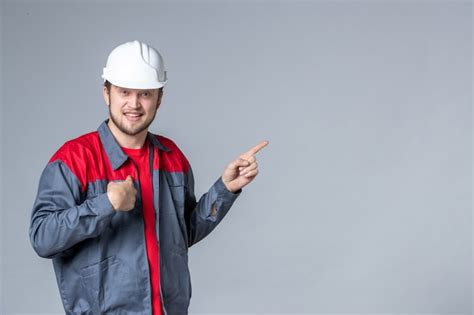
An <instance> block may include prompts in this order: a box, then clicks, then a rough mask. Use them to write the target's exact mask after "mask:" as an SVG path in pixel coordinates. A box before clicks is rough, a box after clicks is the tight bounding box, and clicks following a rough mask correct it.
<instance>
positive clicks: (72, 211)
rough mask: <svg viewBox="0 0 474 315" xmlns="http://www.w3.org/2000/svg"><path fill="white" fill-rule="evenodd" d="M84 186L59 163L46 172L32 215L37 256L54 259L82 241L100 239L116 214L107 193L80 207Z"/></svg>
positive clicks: (32, 230) (34, 245)
mask: <svg viewBox="0 0 474 315" xmlns="http://www.w3.org/2000/svg"><path fill="white" fill-rule="evenodd" d="M81 191H82V190H81V183H80V181H79V180H78V179H77V177H76V176H75V175H74V173H73V172H72V171H71V170H70V169H69V167H68V166H67V165H66V164H65V163H63V161H61V160H60V159H57V160H55V161H53V162H50V163H48V164H47V165H46V167H45V169H44V170H43V172H42V174H41V177H40V181H39V187H38V192H37V196H36V200H35V202H34V205H33V209H32V212H31V222H30V227H29V237H30V242H31V244H32V246H33V248H34V250H35V251H36V253H37V254H38V255H39V256H41V257H44V258H52V257H53V256H55V255H57V254H59V253H61V252H62V251H64V250H66V249H68V248H70V247H71V246H73V245H75V244H77V243H79V242H80V241H82V240H84V239H87V238H91V237H95V236H97V235H99V234H100V233H101V231H102V229H103V228H104V227H105V226H106V225H107V224H108V222H109V221H110V220H111V218H112V216H113V214H114V213H115V210H114V209H113V207H112V204H111V203H110V200H109V198H108V196H107V193H103V194H99V195H97V196H95V197H93V198H91V199H87V200H85V201H84V202H82V203H81V204H79V203H80V202H81V200H82V198H81V195H82V193H81Z"/></svg>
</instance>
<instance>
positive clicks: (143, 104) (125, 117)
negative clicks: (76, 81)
mask: <svg viewBox="0 0 474 315" xmlns="http://www.w3.org/2000/svg"><path fill="white" fill-rule="evenodd" d="M103 93H104V99H105V102H106V103H107V104H109V115H110V119H111V120H112V123H113V124H114V125H115V126H117V128H118V129H119V130H120V131H121V132H123V133H125V134H127V135H129V136H135V135H137V134H139V133H141V132H144V131H145V132H146V130H148V127H149V126H150V125H151V123H152V122H153V120H154V119H155V115H156V112H157V110H158V107H159V106H160V103H161V96H162V95H163V92H162V91H161V93H160V92H159V89H129V88H123V87H119V86H116V85H111V87H110V91H108V90H107V88H106V87H104V91H103Z"/></svg>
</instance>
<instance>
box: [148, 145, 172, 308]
mask: <svg viewBox="0 0 474 315" xmlns="http://www.w3.org/2000/svg"><path fill="white" fill-rule="evenodd" d="M149 145H150V175H151V176H150V177H151V191H152V198H153V199H154V195H155V187H153V160H154V152H155V150H154V146H153V145H152V143H151V142H150V144H149ZM157 150H158V149H157ZM157 172H158V175H159V174H160V160H159V159H158V171H157ZM157 183H158V186H159V185H160V179H159V177H158V181H157ZM158 188H159V187H158ZM159 196H160V194H159V192H158V198H159ZM152 204H153V210H155V213H156V216H155V220H156V221H155V233H156V241H157V243H158V256H159V259H160V299H161V307H162V311H163V313H164V315H167V314H168V312H167V311H166V308H165V301H164V300H163V292H162V291H161V278H162V277H161V272H162V270H163V268H162V267H161V261H162V257H161V245H160V231H159V228H158V230H156V227H157V226H158V227H159V225H160V214H159V211H156V209H155V203H154V202H152ZM158 210H159V209H158Z"/></svg>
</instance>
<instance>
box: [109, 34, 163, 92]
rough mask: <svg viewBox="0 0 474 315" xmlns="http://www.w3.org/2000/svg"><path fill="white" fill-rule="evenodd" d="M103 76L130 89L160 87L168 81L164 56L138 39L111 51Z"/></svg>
mask: <svg viewBox="0 0 474 315" xmlns="http://www.w3.org/2000/svg"><path fill="white" fill-rule="evenodd" d="M102 78H103V79H104V82H105V81H106V80H107V81H109V82H110V83H112V84H113V85H116V86H120V87H125V88H130V89H158V88H161V87H162V86H164V85H165V84H166V82H168V79H167V77H166V71H165V70H164V63H163V57H162V56H161V55H160V53H159V52H158V51H157V50H156V49H155V48H153V47H151V46H149V45H148V44H145V43H143V42H140V41H138V40H134V41H131V42H126V43H124V44H121V45H119V46H117V47H115V48H114V49H113V50H112V51H111V52H110V54H109V57H108V58H107V65H106V66H105V67H104V71H103V73H102Z"/></svg>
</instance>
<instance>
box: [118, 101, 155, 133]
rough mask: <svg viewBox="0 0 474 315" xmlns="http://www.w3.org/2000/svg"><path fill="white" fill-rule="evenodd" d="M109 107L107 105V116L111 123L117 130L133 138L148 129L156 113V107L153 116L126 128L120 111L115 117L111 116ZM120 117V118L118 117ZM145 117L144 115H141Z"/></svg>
mask: <svg viewBox="0 0 474 315" xmlns="http://www.w3.org/2000/svg"><path fill="white" fill-rule="evenodd" d="M110 108H111V106H110V105H109V116H110V119H111V120H112V122H113V123H114V124H115V126H117V128H118V129H119V130H120V131H121V132H123V133H124V134H127V135H129V136H135V135H137V134H139V133H140V132H142V131H143V130H146V129H148V127H149V126H150V125H151V123H152V122H153V120H155V116H156V112H157V111H158V106H156V107H155V110H154V112H153V116H152V117H150V118H149V119H146V118H145V121H143V122H137V123H135V124H133V125H132V126H130V127H129V126H127V125H126V123H124V120H125V119H126V118H125V117H124V114H123V113H122V112H121V111H120V112H119V113H118V114H117V115H115V114H113V113H112V111H111V109H110ZM118 115H120V117H119V116H118ZM143 116H145V115H143Z"/></svg>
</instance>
